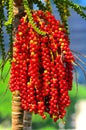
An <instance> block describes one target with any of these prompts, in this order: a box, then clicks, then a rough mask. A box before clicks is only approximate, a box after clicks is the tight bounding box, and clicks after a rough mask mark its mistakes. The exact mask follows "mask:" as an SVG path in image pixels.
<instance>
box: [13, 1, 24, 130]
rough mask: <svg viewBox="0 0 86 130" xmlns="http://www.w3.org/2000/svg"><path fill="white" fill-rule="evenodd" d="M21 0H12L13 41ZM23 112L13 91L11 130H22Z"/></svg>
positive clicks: (21, 7) (21, 10)
mask: <svg viewBox="0 0 86 130" xmlns="http://www.w3.org/2000/svg"><path fill="white" fill-rule="evenodd" d="M20 2H21V0H14V3H13V14H14V20H13V40H14V41H15V40H16V39H15V33H16V32H17V28H18V24H19V20H20V17H21V16H22V14H23V12H24V8H23V5H22V4H21V3H20ZM23 113H24V111H23V110H22V108H21V101H20V92H19V91H17V90H16V91H14V92H13V93H12V130H23Z"/></svg>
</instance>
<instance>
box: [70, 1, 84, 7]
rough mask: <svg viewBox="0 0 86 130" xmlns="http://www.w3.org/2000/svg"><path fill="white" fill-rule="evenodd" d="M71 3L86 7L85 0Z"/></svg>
mask: <svg viewBox="0 0 86 130" xmlns="http://www.w3.org/2000/svg"><path fill="white" fill-rule="evenodd" d="M72 1H73V2H74V3H77V4H79V5H82V6H86V0H72Z"/></svg>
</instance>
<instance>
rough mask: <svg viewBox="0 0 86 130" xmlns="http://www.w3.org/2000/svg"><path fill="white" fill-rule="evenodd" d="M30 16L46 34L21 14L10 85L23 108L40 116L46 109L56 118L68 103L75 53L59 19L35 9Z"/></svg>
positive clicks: (63, 113) (60, 115)
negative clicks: (42, 33)
mask: <svg viewBox="0 0 86 130" xmlns="http://www.w3.org/2000/svg"><path fill="white" fill-rule="evenodd" d="M32 16H33V19H34V22H35V26H37V27H38V28H39V29H40V30H42V31H44V32H46V35H45V36H42V35H40V34H38V33H37V32H36V31H34V28H33V26H32V25H31V24H30V23H29V20H28V19H27V18H26V17H23V18H21V20H20V25H19V26H18V32H17V33H16V41H15V42H14V43H13V61H12V67H11V76H10V89H11V91H12V92H13V91H15V90H19V92H20V97H21V105H22V108H23V109H24V110H28V111H30V112H34V113H38V114H40V115H41V116H42V118H43V119H44V118H46V113H49V114H50V117H51V118H53V120H54V121H57V120H58V119H59V118H63V117H64V115H65V114H66V110H65V109H66V107H68V106H69V105H70V98H69V95H68V91H69V90H71V89H72V79H73V77H72V70H73V66H72V62H73V61H74V57H73V55H72V53H71V51H70V49H69V44H70V43H69V39H68V36H67V33H66V30H65V28H64V27H63V25H61V24H60V21H59V20H56V19H55V17H54V16H53V15H51V13H50V12H48V11H47V12H45V13H44V12H43V11H41V10H38V11H34V12H33V13H32Z"/></svg>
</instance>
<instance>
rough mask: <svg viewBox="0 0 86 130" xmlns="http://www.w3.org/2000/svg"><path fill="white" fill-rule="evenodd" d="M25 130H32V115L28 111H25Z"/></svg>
mask: <svg viewBox="0 0 86 130" xmlns="http://www.w3.org/2000/svg"><path fill="white" fill-rule="evenodd" d="M23 130H32V114H31V113H30V112H28V111H24V117H23Z"/></svg>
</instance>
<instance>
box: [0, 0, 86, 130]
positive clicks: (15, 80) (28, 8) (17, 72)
mask: <svg viewBox="0 0 86 130" xmlns="http://www.w3.org/2000/svg"><path fill="white" fill-rule="evenodd" d="M44 2H45V3H44ZM53 2H54V3H55V4H56V7H57V10H58V11H59V14H60V16H61V21H62V24H63V25H64V28H65V29H66V31H65V35H67V36H68V35H69V30H68V23H67V20H68V17H69V16H70V15H71V14H70V10H69V7H71V8H73V9H74V10H75V11H76V12H77V13H78V14H80V16H82V17H83V18H85V19H86V14H85V13H84V10H86V8H85V7H82V6H79V5H77V4H74V3H73V2H72V1H70V0H60V1H58V0H53ZM33 4H36V5H37V6H38V10H41V11H43V12H40V11H39V15H37V13H38V12H37V11H34V9H33ZM4 8H6V10H7V16H6V15H5V14H4ZM47 11H48V15H50V16H51V13H52V6H51V2H50V0H44V1H41V0H31V1H30V0H9V1H8V0H1V1H0V54H1V58H2V62H1V63H0V69H1V74H2V73H3V68H4V66H5V63H6V61H8V60H9V61H10V63H11V77H10V84H11V86H10V89H11V91H12V130H31V129H32V120H31V119H32V114H31V113H32V112H33V111H34V112H35V113H38V114H40V115H41V116H42V118H45V117H46V115H45V114H44V113H43V112H42V111H46V112H48V113H49V114H50V116H51V117H52V118H53V119H54V121H56V120H57V119H58V118H63V116H64V114H65V111H64V112H63V115H62V114H61V111H60V107H61V105H62V107H63V106H64V105H63V104H60V103H59V102H58V101H56V100H55V101H54V103H55V102H56V107H58V109H59V112H58V113H57V112H55V111H54V110H52V109H51V108H52V105H51V104H49V103H50V102H51V101H52V99H53V98H52V96H54V94H52V93H50V92H49V91H50V90H49V88H48V89H46V88H43V86H41V89H40V87H37V85H36V81H35V83H34V84H32V81H33V80H32V79H33V78H32V75H31V74H29V76H27V75H28V74H27V71H28V64H32V61H31V63H29V61H28V57H27V55H28V52H29V55H30V56H34V55H35V54H37V55H40V57H39V60H41V57H42V56H41V54H39V53H38V50H37V51H36V52H35V51H32V52H30V51H29V50H30V46H29V45H28V44H30V45H31V44H32V43H33V45H34V46H35V45H38V44H39V38H41V39H42V40H43V39H44V38H46V37H47V38H49V39H48V40H51V39H52V37H50V35H51V34H52V36H53V33H52V32H51V34H50V35H48V33H47V32H46V30H41V29H42V28H41V24H43V23H42V22H47V17H49V16H47V17H46V15H45V14H46V13H45V12H47ZM49 12H50V13H49ZM43 13H44V14H43ZM34 15H37V19H36V20H38V21H39V23H37V24H36V22H37V21H35V19H33V16H34ZM40 15H41V16H44V15H45V16H44V18H43V17H41V18H40V17H39V16H40ZM7 17H8V21H7V22H6V20H7ZM22 17H23V18H24V19H23V23H22V24H20V19H21V18H22ZM45 17H46V18H45ZM45 19H46V20H45ZM44 20H45V21H44ZM27 21H28V23H27ZM34 21H35V22H34ZM21 22H22V20H21ZM48 22H49V21H48ZM4 23H5V24H4ZM57 23H58V21H57ZM47 24H48V23H47ZM47 24H45V25H46V26H47ZM49 24H51V22H50V23H49ZM52 24H53V23H52ZM21 25H23V27H26V26H27V28H26V30H25V31H26V32H25V33H23V32H22V29H21V28H20V30H19V29H18V28H19V26H20V27H22V26H21ZM37 25H38V26H37ZM63 25H60V27H59V28H58V29H59V30H57V32H58V31H60V32H61V31H63V30H64V28H63ZM4 26H5V27H6V30H7V33H8V34H9V49H8V52H5V43H4V38H3V29H2V28H3V27H4ZM53 26H54V25H53ZM32 28H33V29H32ZM23 30H24V28H23ZM28 30H29V31H28ZM31 30H32V31H31ZM34 30H35V32H34ZM30 31H31V32H30ZM29 32H30V33H32V34H33V36H34V37H33V39H29V41H28V39H27V37H26V34H27V33H29ZM30 33H29V34H28V35H29V36H30ZM49 33H50V32H49ZM62 33H63V32H62ZM24 37H25V39H27V41H28V42H27V41H23V44H22V46H23V48H24V47H25V46H26V45H27V46H26V49H23V51H22V50H21V48H22V46H17V48H16V45H19V43H20V40H21V39H22V38H24ZM55 37H56V36H55ZM25 39H23V40H25ZM18 40H19V41H18ZM53 40H55V39H54V38H53ZM66 40H67V39H66ZM61 41H62V37H60V40H59V42H61ZM24 42H26V43H25V44H24ZM37 42H38V43H37ZM41 42H42V41H41ZM47 42H48V41H47ZM49 42H50V41H49ZM20 44H21V43H20ZM41 45H42V44H40V45H39V47H40V46H41ZM63 46H64V43H63V42H62V43H61V46H60V47H59V48H58V49H57V51H56V52H54V53H53V51H52V50H49V51H50V53H49V54H50V55H51V57H50V58H51V60H50V61H49V60H47V62H50V63H51V61H52V65H54V64H53V63H54V62H55V61H54V59H55V58H56V57H57V58H58V60H59V57H60V56H61V58H62V59H61V61H62V62H64V63H65V65H64V66H66V64H67V63H69V62H65V61H63V59H64V58H65V57H66V56H63V55H66V53H65V51H64V50H61V49H62V48H63ZM18 47H20V51H19V52H18V51H17V49H19V48H18ZM44 48H46V49H47V45H45V47H44ZM35 49H36V48H35ZM46 49H45V51H46ZM41 50H42V48H41ZM42 51H43V50H42ZM61 51H62V52H61ZM17 52H18V53H17ZM72 52H73V53H74V56H75V58H76V59H77V56H76V55H77V54H78V55H79V54H80V53H78V52H74V51H72ZM25 53H26V54H27V55H25V56H26V57H27V60H26V57H24V58H22V57H20V56H22V55H23V54H25ZM45 53H47V52H45ZM16 54H17V56H16ZM42 54H43V53H42ZM67 54H68V53H67ZM29 55H28V56H29ZM37 55H36V56H37ZM47 55H48V54H47ZM14 56H15V57H16V58H15V57H14ZM48 56H49V55H48ZM82 56H84V55H82ZM84 57H85V56H84ZM21 58H22V61H20V59H21ZM30 58H31V57H30ZM32 58H33V57H32ZM29 60H30V59H29ZM72 60H73V59H72ZM78 60H79V61H81V60H80V59H79V58H78ZM38 62H39V61H38ZM41 62H42V61H41ZM41 62H39V63H40V66H41V69H39V72H38V73H39V77H38V79H41V80H42V81H41V83H42V84H43V82H44V79H43V78H42V75H44V76H45V75H46V74H48V73H49V72H48V71H49V69H48V70H47V68H46V67H45V66H43V65H41V64H42V63H41ZM71 62H72V61H70V64H71ZM81 62H82V61H81ZM22 63H25V64H22ZM73 63H75V64H76V65H78V66H79V67H80V68H81V69H82V70H83V68H82V66H81V65H80V64H79V63H77V62H76V61H73ZM82 63H84V62H82ZM59 64H60V66H58V68H59V67H61V66H62V67H64V66H63V64H62V63H61V62H60V61H59ZM22 65H24V66H22ZM68 65H69V64H67V68H66V69H67V72H68V73H70V69H71V67H69V66H68ZM71 65H72V64H71ZM20 66H21V67H22V68H20ZM32 67H33V66H32ZM68 67H69V69H68ZM23 69H24V70H23ZM22 70H23V71H22ZM50 70H51V71H52V69H50ZM29 71H30V67H29ZM58 71H59V69H58ZM63 71H64V69H63ZM83 71H84V70H83ZM23 72H24V74H22V73H23ZM34 72H35V71H34ZM54 73H55V72H54ZM59 73H60V74H61V71H59ZM84 74H85V72H84ZM21 75H23V76H22V78H21ZM51 75H52V74H51ZM85 75H86V74H85ZM25 76H26V79H25V80H22V79H23V78H25ZM1 78H3V77H2V75H1ZM34 78H35V77H34ZM47 78H49V77H47ZM60 78H61V79H60V82H62V81H63V80H62V75H61V76H60ZM58 79H59V78H58ZM52 80H53V81H54V82H52V81H50V80H47V81H48V85H50V86H51V84H53V83H55V78H54V77H53V78H52ZM26 81H27V82H26ZM23 82H24V83H26V88H24V84H23ZM60 82H59V85H58V87H59V86H60V87H61V85H60ZM65 82H66V83H67V85H68V84H71V81H70V80H69V81H65ZM31 85H32V86H34V89H33V87H32V86H31ZM43 85H44V84H43ZM15 86H16V87H15ZM21 86H23V88H24V89H23V88H22V87H21ZM46 87H47V86H46ZM51 87H52V86H51ZM60 87H59V89H57V88H55V87H54V88H53V89H52V91H51V92H53V93H54V92H56V93H57V94H58V93H59V94H60V95H61V96H62V95H64V94H63V93H64V91H63V90H62V89H61V90H60ZM16 88H17V89H16ZM31 89H33V91H34V94H33V93H32V91H31ZM68 89H71V85H70V87H69V88H68ZM42 90H43V91H42ZM28 91H29V93H30V94H31V93H32V96H34V97H35V98H34V100H35V99H36V100H35V101H34V102H33V103H31V102H30V103H28V102H29V98H30V94H28V93H27V92H28ZM39 91H40V92H39ZM41 91H42V92H44V91H46V92H45V93H44V94H42V93H41ZM61 92H62V93H61ZM40 93H41V95H40ZM46 93H48V94H46ZM25 94H26V97H25ZM28 95H29V98H28V102H27V97H28ZM40 97H42V98H40ZM54 98H55V97H54ZM30 99H31V98H30ZM65 100H68V102H66V106H68V103H69V99H65ZM32 101H33V100H32ZM22 102H23V103H22ZM22 104H24V105H22ZM49 105H50V107H48V106H49ZM21 106H22V107H21ZM27 106H28V107H27ZM41 108H42V109H41ZM61 109H62V108H61ZM51 110H52V111H51ZM56 110H57V109H56Z"/></svg>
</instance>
